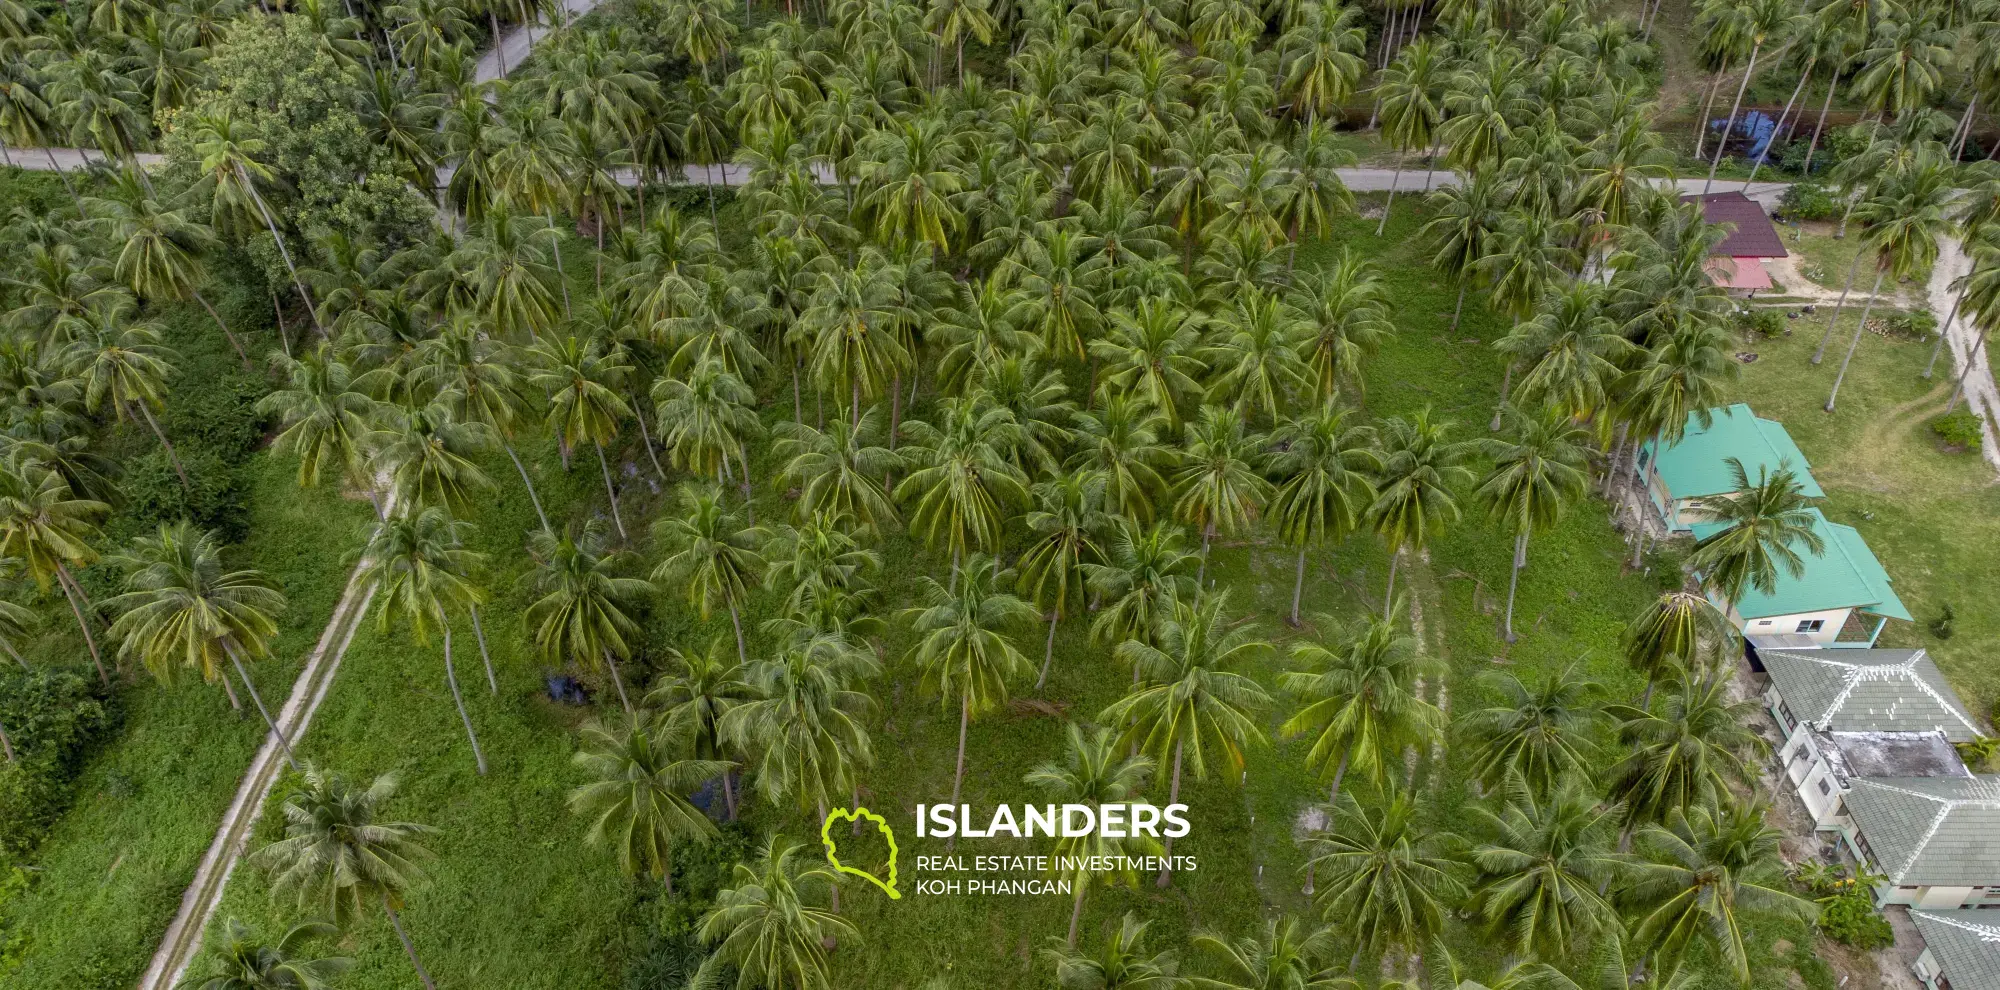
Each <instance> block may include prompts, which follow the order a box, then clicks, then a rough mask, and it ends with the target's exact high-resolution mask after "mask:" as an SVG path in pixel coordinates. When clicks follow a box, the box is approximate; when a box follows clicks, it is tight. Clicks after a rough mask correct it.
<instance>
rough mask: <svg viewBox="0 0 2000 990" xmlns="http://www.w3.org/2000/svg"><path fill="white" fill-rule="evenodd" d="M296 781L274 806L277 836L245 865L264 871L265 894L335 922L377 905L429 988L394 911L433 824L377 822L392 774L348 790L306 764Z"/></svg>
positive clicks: (428, 989)
mask: <svg viewBox="0 0 2000 990" xmlns="http://www.w3.org/2000/svg"><path fill="white" fill-rule="evenodd" d="M302 778H303V779H302V780H301V781H300V783H301V787H300V789H299V790H297V791H294V792H292V794H291V795H290V796H288V797H286V798H285V803H284V806H283V808H282V809H281V813H282V814H283V816H284V822H285V836H284V838H282V839H278V840H276V841H274V842H272V843H271V844H270V845H267V846H265V847H263V848H262V849H259V850H257V851H256V852H254V853H251V854H250V863H251V864H252V865H253V866H257V867H260V868H262V869H264V870H265V871H266V872H268V873H269V874H270V875H271V897H272V899H274V900H276V899H281V898H285V897H290V898H291V899H292V900H293V902H294V903H295V904H296V905H297V907H298V910H300V911H301V912H311V913H313V914H320V915H323V916H325V917H329V918H331V919H333V922H334V924H337V925H345V924H350V923H352V922H353V921H355V920H356V919H358V918H360V917H362V916H363V915H365V914H367V913H368V912H369V911H372V910H374V909H375V907H376V906H377V905H380V906H381V908H382V913H384V914H386V915H388V917H389V924H390V925H391V926H392V927H394V928H395V929H396V937H397V938H398V939H400V940H402V943H403V952H404V954H406V955H408V956H409V957H410V966H411V967H412V968H414V969H415V970H416V971H417V977H418V978H419V979H421V980H423V983H424V987H425V990H437V984H435V983H432V982H431V977H430V974H429V973H426V972H425V971H424V964H423V962H422V961H421V960H419V959H418V958H417V948H416V945H415V944H414V943H412V942H411V941H410V936H409V934H408V933H407V932H405V931H404V930H403V918H402V914H401V912H400V910H399V909H400V908H401V907H402V906H403V895H404V894H406V893H407V892H408V891H409V889H410V888H411V887H412V886H414V885H415V884H416V882H417V881H418V880H419V879H420V874H419V872H418V864H419V863H420V862H422V861H423V860H426V859H429V858H430V857H431V852H430V850H428V849H425V848H424V847H423V845H422V842H421V840H422V838H423V836H425V835H427V834H429V833H431V832H433V831H435V829H432V828H431V827H430V826H428V825H418V824H414V823H412V822H385V821H378V820H377V819H378V818H379V817H380V815H381V813H382V806H383V805H386V804H388V803H389V799H390V798H392V797H394V796H395V795H396V784H397V780H396V775H395V774H393V773H385V774H383V775H382V776H380V777H377V778H375V780H374V781H373V782H371V783H370V784H369V785H368V786H367V787H366V788H356V787H354V786H353V785H352V784H349V783H348V782H347V781H346V779H345V778H343V777H341V776H340V775H339V774H336V773H333V772H331V771H327V770H323V769H321V768H319V767H316V766H313V765H311V764H307V765H306V768H305V770H304V772H303V775H302Z"/></svg>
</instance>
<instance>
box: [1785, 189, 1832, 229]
mask: <svg viewBox="0 0 2000 990" xmlns="http://www.w3.org/2000/svg"><path fill="white" fill-rule="evenodd" d="M1778 213H1779V215H1781V216H1783V217H1784V218H1785V219H1787V220H1830V219H1832V218H1833V217H1835V216H1838V215H1839V214H1840V204H1839V203H1838V202H1836V201H1835V200H1834V198H1833V194H1832V193H1830V192H1827V191H1826V187H1825V186H1822V185H1820V184H1819V183H1817V182H1794V183H1792V185H1791V187H1790V188H1788V189H1786V190H1785V195H1784V197H1783V198H1781V199H1779V200H1778Z"/></svg>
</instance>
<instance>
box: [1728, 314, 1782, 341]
mask: <svg viewBox="0 0 2000 990" xmlns="http://www.w3.org/2000/svg"><path fill="white" fill-rule="evenodd" d="M1736 326H1737V328H1738V329H1740V330H1742V331H1743V332H1744V333H1746V334H1753V335H1755V336H1759V337H1776V336H1778V335H1779V334H1782V333H1784V332H1785V318H1784V317H1783V316H1780V315H1779V314H1778V311H1777V310H1775V309H1770V308H1768V307H1758V308H1753V309H1746V310H1742V311H1741V312H1738V313H1737V314H1736Z"/></svg>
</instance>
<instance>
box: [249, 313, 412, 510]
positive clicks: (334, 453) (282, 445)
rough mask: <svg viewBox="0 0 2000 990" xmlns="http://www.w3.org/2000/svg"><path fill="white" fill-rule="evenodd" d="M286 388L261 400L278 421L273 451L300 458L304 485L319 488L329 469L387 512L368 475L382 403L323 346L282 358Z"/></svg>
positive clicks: (261, 409) (259, 407)
mask: <svg viewBox="0 0 2000 990" xmlns="http://www.w3.org/2000/svg"><path fill="white" fill-rule="evenodd" d="M281 360H282V365H281V366H282V367H283V369H284V371H285V377H286V380H287V387H285V388H280V389H277V390H275V391H273V392H271V393H270V394H269V395H266V396H264V397H263V398H262V399H259V400H257V411H258V412H261V413H265V414H267V415H273V416H276V417H277V420H278V436H277V439H275V440H273V441H272V442H271V449H273V450H275V451H278V452H280V453H284V454H292V455H296V456H297V457H298V459H299V474H298V479H299V487H300V488H310V487H312V486H314V485H317V484H319V479H320V474H321V473H322V472H324V471H327V470H328V469H332V470H333V471H336V472H338V473H339V474H340V475H341V478H342V480H344V481H346V482H348V483H349V484H352V485H354V486H356V487H358V488H360V489H362V490H363V491H366V492H367V493H368V497H369V498H370V499H371V500H373V501H374V502H375V512H376V515H378V516H379V515H381V514H382V503H381V495H380V493H378V492H377V491H376V488H375V483H374V479H373V478H371V477H369V475H368V469H367V456H366V455H367V453H368V449H369V447H370V446H371V445H372V444H373V443H374V442H375V438H374V437H373V435H372V434H373V432H374V422H375V420H376V418H377V417H378V415H379V413H380V405H379V403H377V402H376V401H375V400H374V399H372V398H370V397H369V396H368V395H367V394H366V393H364V392H361V391H359V390H356V389H355V388H354V387H353V386H354V373H353V371H352V369H351V368H350V367H349V366H348V365H347V364H346V363H345V362H343V361H341V360H340V359H339V358H338V357H337V356H336V355H335V353H334V350H333V346H332V345H331V344H325V343H322V344H320V345H319V346H318V347H316V348H314V349H313V350H312V351H311V352H309V353H307V354H306V355H305V356H304V357H301V358H298V359H292V358H282V359H281Z"/></svg>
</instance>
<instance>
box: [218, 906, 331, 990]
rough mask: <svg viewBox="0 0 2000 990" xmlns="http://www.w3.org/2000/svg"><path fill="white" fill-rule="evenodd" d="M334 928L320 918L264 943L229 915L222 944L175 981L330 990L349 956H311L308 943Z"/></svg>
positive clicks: (242, 989)
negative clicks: (201, 966) (200, 967)
mask: <svg viewBox="0 0 2000 990" xmlns="http://www.w3.org/2000/svg"><path fill="white" fill-rule="evenodd" d="M339 931H340V929H338V928H336V927H334V926H333V925H329V924H327V923H326V922H323V921H308V922H304V923H302V924H298V925H293V926H292V927H291V928H290V929H288V930H287V931H286V932H285V933H284V934H283V935H280V936H278V940H277V941H276V942H268V941H265V940H264V939H261V938H258V937H257V933H256V932H254V931H252V930H251V928H250V926H249V925H246V924H244V923H243V922H241V921H239V920H237V919H235V918H230V919H229V920H228V921H225V922H223V925H222V942H221V945H220V946H218V947H217V948H216V949H214V950H213V951H211V952H210V953H209V954H208V957H207V963H208V965H207V967H206V968H205V969H203V970H200V971H198V972H196V973H193V974H191V975H189V976H187V977H185V978H183V980H182V982H181V984H180V985H181V986H184V987H188V988H190V990H267V988H275V987H284V988H287V990H329V988H331V987H332V986H333V981H334V980H335V979H336V978H337V977H339V976H340V974H342V973H345V972H347V970H348V968H349V967H351V966H353V965H354V960H352V959H349V958H347V957H345V956H321V955H315V954H313V953H311V952H310V951H308V949H307V946H308V945H309V944H310V943H311V942H313V941H314V940H316V939H322V938H330V937H333V936H334V935H336V934H338V933H339Z"/></svg>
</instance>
